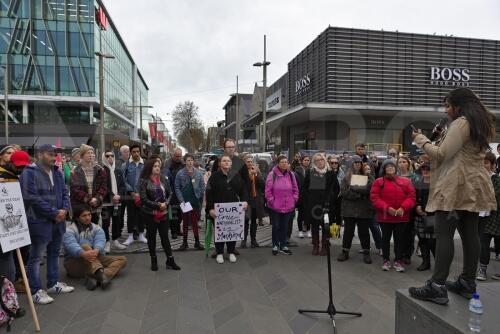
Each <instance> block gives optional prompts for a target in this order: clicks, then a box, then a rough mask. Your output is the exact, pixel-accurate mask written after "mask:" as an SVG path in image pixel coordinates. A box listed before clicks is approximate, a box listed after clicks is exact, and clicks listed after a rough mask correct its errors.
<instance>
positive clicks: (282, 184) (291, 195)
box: [265, 155, 299, 255]
mask: <svg viewBox="0 0 500 334" xmlns="http://www.w3.org/2000/svg"><path fill="white" fill-rule="evenodd" d="M276 163H277V165H276V166H275V167H274V168H273V169H272V171H271V173H269V174H268V175H267V180H266V191H265V194H266V201H267V207H268V209H269V217H270V219H271V224H272V225H273V230H272V239H273V255H278V253H279V252H281V253H283V254H286V255H292V252H290V250H289V249H288V246H287V242H286V237H287V230H288V221H289V220H290V217H291V216H292V214H293V213H294V211H295V205H296V204H297V201H298V200H299V188H298V186H297V180H296V179H295V174H294V173H293V172H291V171H290V170H289V165H288V159H287V158H286V157H285V156H284V155H281V156H279V157H278V159H277V160H276Z"/></svg>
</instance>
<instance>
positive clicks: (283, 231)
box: [269, 210, 295, 248]
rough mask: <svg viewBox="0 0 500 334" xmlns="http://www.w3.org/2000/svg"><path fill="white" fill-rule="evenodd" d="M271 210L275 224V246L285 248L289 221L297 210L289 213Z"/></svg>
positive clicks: (272, 222) (273, 232)
mask: <svg viewBox="0 0 500 334" xmlns="http://www.w3.org/2000/svg"><path fill="white" fill-rule="evenodd" d="M269 211H270V214H269V218H270V219H271V224H272V225H273V230H272V237H273V247H274V246H277V247H278V248H283V247H285V246H286V245H287V242H286V237H287V232H288V222H289V221H290V217H292V215H293V214H294V213H295V211H291V212H287V213H281V212H276V211H274V210H269Z"/></svg>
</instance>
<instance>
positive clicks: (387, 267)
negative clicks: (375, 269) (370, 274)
mask: <svg viewBox="0 0 500 334" xmlns="http://www.w3.org/2000/svg"><path fill="white" fill-rule="evenodd" d="M382 270H383V271H389V270H391V261H388V260H385V261H384V264H383V265H382Z"/></svg>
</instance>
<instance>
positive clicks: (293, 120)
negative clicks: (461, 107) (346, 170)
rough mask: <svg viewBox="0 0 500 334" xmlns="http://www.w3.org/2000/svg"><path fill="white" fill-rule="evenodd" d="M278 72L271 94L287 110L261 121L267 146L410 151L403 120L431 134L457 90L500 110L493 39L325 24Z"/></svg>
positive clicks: (499, 64) (498, 53)
mask: <svg viewBox="0 0 500 334" xmlns="http://www.w3.org/2000/svg"><path fill="white" fill-rule="evenodd" d="M285 77H286V78H287V83H286V84H283V83H282V82H281V83H279V81H280V80H281V81H282V79H283V78H281V79H280V80H278V82H276V83H275V85H277V84H279V85H280V86H282V87H274V91H277V90H278V89H281V91H282V92H286V95H287V96H286V98H285V100H286V101H287V104H286V108H283V109H282V110H281V111H280V112H279V113H277V114H274V115H271V116H270V117H268V121H267V124H268V129H269V131H270V134H271V135H270V137H271V138H270V143H269V145H270V146H274V147H276V150H279V149H288V148H289V149H290V151H291V152H292V153H293V152H297V151H298V150H301V149H333V150H353V149H354V145H355V144H356V143H358V142H364V143H368V144H370V145H371V147H370V149H373V150H385V149H387V147H388V146H391V145H398V146H399V147H400V149H402V150H405V151H408V150H411V148H412V147H411V140H410V138H409V136H410V131H411V130H410V128H409V125H410V124H415V126H417V127H419V128H422V129H424V131H428V132H430V131H431V130H432V128H433V127H434V125H435V124H436V123H437V122H439V120H440V119H442V118H443V117H444V116H445V115H444V113H443V112H444V109H443V108H442V105H443V97H444V96H445V95H446V93H448V92H449V91H450V90H452V89H454V88H456V87H469V88H471V89H472V90H474V91H475V92H476V93H477V94H478V95H479V96H480V97H481V99H482V100H483V102H484V103H485V104H486V105H487V106H488V107H489V108H490V109H491V110H492V111H493V112H495V113H498V112H500V82H499V81H498V78H499V77H500V42H499V41H493V40H480V39H472V38H460V37H452V36H437V35H422V34H411V33H400V32H388V31H371V30H359V29H346V28H336V27H329V28H327V29H326V30H325V31H323V32H322V33H321V34H320V35H319V36H318V37H317V38H316V39H315V40H314V41H313V42H312V43H311V44H310V45H308V46H307V47H306V48H305V49H304V50H303V51H302V52H301V53H299V54H298V55H297V56H296V57H295V58H294V59H292V61H290V62H289V64H288V73H287V75H286V76H285ZM269 96H270V95H269V94H268V97H269ZM496 141H497V142H498V141H499V140H496Z"/></svg>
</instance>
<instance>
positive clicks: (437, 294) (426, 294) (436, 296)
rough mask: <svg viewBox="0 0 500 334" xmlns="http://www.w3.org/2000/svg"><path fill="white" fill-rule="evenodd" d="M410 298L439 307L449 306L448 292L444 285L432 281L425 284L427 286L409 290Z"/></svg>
mask: <svg viewBox="0 0 500 334" xmlns="http://www.w3.org/2000/svg"><path fill="white" fill-rule="evenodd" d="M408 291H409V292H410V296H412V297H413V298H416V299H420V300H428V301H431V302H433V303H436V304H439V305H446V304H448V301H449V299H448V292H447V291H446V287H445V286H444V285H438V284H436V283H434V282H432V281H431V280H429V281H427V282H425V285H424V286H422V287H420V288H416V287H412V288H409V289H408Z"/></svg>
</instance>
